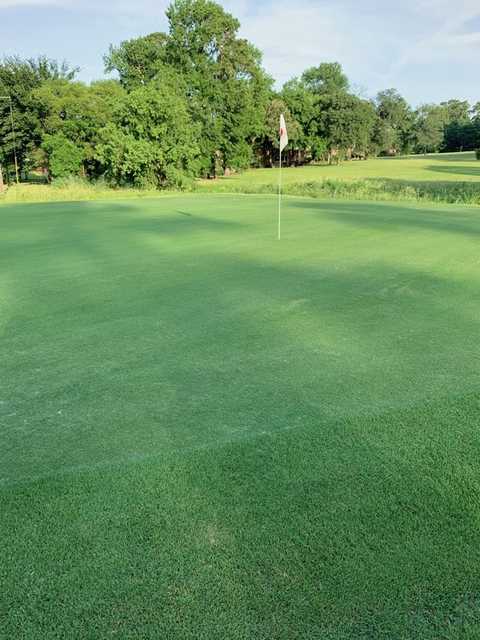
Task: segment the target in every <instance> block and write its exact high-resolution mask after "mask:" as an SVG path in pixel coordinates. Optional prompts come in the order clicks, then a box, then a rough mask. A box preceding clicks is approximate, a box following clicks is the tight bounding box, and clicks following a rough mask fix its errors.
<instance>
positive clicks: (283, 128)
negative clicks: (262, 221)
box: [278, 113, 288, 240]
mask: <svg viewBox="0 0 480 640" xmlns="http://www.w3.org/2000/svg"><path fill="white" fill-rule="evenodd" d="M287 144H288V133H287V125H286V124H285V118H284V117H283V113H281V114H280V159H279V162H278V239H279V240H280V238H281V237H282V151H283V150H284V149H285V147H286V146H287Z"/></svg>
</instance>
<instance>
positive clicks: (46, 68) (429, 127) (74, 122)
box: [0, 0, 480, 187]
mask: <svg viewBox="0 0 480 640" xmlns="http://www.w3.org/2000/svg"><path fill="white" fill-rule="evenodd" d="M166 15H167V19H168V28H167V30H166V32H165V33H162V32H158V31H155V32H153V33H150V34H147V35H144V36H141V37H139V38H134V39H131V40H126V41H124V42H121V43H120V44H118V45H111V46H110V48H109V51H108V52H107V54H106V55H105V57H104V62H105V71H106V72H107V73H110V74H113V75H114V76H115V77H114V78H113V79H109V80H99V81H96V82H92V83H91V84H89V85H87V84H85V83H82V82H79V81H77V80H76V76H77V71H78V69H77V68H75V67H71V66H70V65H68V64H67V63H65V62H62V63H58V62H57V61H55V60H50V59H48V58H45V57H39V58H36V59H27V60H24V59H21V58H19V57H7V58H4V59H3V60H2V61H0V96H7V97H8V99H6V100H5V99H4V100H0V164H1V165H3V168H4V173H5V176H6V179H7V180H11V179H12V177H13V175H14V170H13V167H14V147H16V150H17V156H18V160H19V165H20V169H21V171H22V173H23V174H24V175H25V174H26V173H28V172H29V171H31V170H34V169H40V170H42V171H43V172H44V173H45V174H47V175H48V176H49V179H56V178H59V177H65V176H68V175H81V176H84V177H86V178H87V179H91V180H95V179H98V178H104V179H106V180H108V181H109V182H111V183H112V184H133V185H137V186H138V185H140V186H142V185H145V186H146V185H148V186H155V187H164V186H173V185H174V186H180V187H181V186H182V185H185V184H187V183H188V181H189V180H191V179H192V178H195V177H215V176H217V175H219V174H221V173H223V172H226V171H231V170H240V169H243V168H245V167H247V166H250V165H252V164H255V165H259V164H260V165H266V166H272V165H273V164H274V163H276V162H277V160H278V120H279V115H280V113H283V114H284V115H285V119H286V122H287V128H288V131H289V145H288V147H287V149H286V150H285V152H284V160H285V163H286V164H301V163H305V162H311V161H321V160H326V161H329V162H338V161H340V160H342V159H346V160H348V159H350V158H366V157H367V156H368V155H372V154H381V155H395V154H399V153H407V152H408V153H410V152H414V153H426V152H430V151H460V150H468V149H475V148H479V147H480V101H479V102H477V103H476V104H474V105H470V104H469V103H468V102H466V101H464V100H459V99H451V100H446V101H443V102H441V103H440V104H437V105H432V104H421V105H420V106H419V107H418V108H417V109H413V108H412V107H411V106H410V105H409V104H408V103H407V101H406V100H405V99H404V98H403V96H401V95H400V93H399V92H398V91H397V90H396V89H394V88H389V89H385V90H384V91H381V92H379V93H378V94H377V96H376V97H375V98H374V99H370V100H368V99H363V98H361V97H359V96H357V95H355V94H354V92H353V91H352V90H351V83H350V81H349V79H348V77H347V75H346V74H345V72H344V70H343V69H342V67H341V65H340V64H339V63H338V62H331V61H330V62H328V61H320V62H319V64H318V65H316V66H313V67H310V68H308V69H306V70H305V71H304V72H303V73H302V74H301V75H300V76H299V77H297V78H292V79H291V80H289V81H288V82H286V83H285V85H284V86H283V87H282V88H277V89H276V88H275V87H274V82H273V79H272V78H270V77H269V76H268V74H267V73H266V72H265V70H264V69H263V67H262V56H261V53H260V51H259V50H258V49H257V48H256V47H255V46H254V45H253V44H252V43H250V42H249V41H248V40H246V39H244V38H242V37H241V36H240V35H239V29H240V23H239V21H238V20H237V18H235V17H234V16H232V15H231V14H230V13H228V12H227V11H226V10H225V9H224V8H223V7H222V6H220V5H219V4H217V3H216V2H214V1H213V0H174V1H173V2H172V4H171V5H170V6H169V7H168V9H167V12H166ZM10 104H11V107H12V111H13V116H14V125H13V127H12V120H11V114H10Z"/></svg>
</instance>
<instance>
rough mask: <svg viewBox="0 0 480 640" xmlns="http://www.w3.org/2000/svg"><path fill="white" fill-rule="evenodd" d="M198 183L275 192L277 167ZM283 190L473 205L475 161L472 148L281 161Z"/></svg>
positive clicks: (477, 178) (479, 173)
mask: <svg viewBox="0 0 480 640" xmlns="http://www.w3.org/2000/svg"><path fill="white" fill-rule="evenodd" d="M198 188H199V189H203V190H204V191H208V192H215V193H218V192H223V193H275V192H276V190H277V189H278V170H277V169H252V170H249V171H245V172H244V173H241V174H237V175H233V176H231V177H229V178H221V179H219V180H216V181H208V180H204V181H201V182H199V183H198ZM283 191H284V193H287V194H290V195H297V196H309V197H313V198H331V199H337V198H339V199H343V200H345V199H349V200H370V201H371V200H379V201H388V200H390V201H405V202H406V201H410V202H433V203H435V202H439V203H451V204H453V203H455V204H475V205H478V204H480V163H479V162H478V160H476V159H475V155H474V153H473V152H467V153H450V154H431V155H425V156H405V157H399V158H372V159H370V160H367V161H353V162H343V163H342V164H340V165H334V166H328V165H309V166H305V167H287V168H285V169H283Z"/></svg>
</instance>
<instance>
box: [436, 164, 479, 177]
mask: <svg viewBox="0 0 480 640" xmlns="http://www.w3.org/2000/svg"><path fill="white" fill-rule="evenodd" d="M426 168H427V169H428V170H429V171H435V172H437V173H448V174H453V175H462V176H478V177H479V178H480V162H479V163H478V167H469V166H468V165H464V166H461V167H457V166H455V167H442V166H439V165H435V164H433V165H429V166H428V167H426Z"/></svg>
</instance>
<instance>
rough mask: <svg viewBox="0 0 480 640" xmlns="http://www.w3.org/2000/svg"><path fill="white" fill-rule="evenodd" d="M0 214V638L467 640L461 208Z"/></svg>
mask: <svg viewBox="0 0 480 640" xmlns="http://www.w3.org/2000/svg"><path fill="white" fill-rule="evenodd" d="M275 231H276V228H275V200H274V198H270V197H258V196H257V197H255V196H237V197H229V196H221V195H219V196H207V195H205V196H201V195H200V196H199V195H196V196H183V197H166V198H163V199H157V200H142V201H138V202H135V201H130V202H115V203H109V202H102V203H100V202H96V203H93V202H91V203H77V204H60V203H59V204H50V205H23V206H21V205H17V206H7V205H5V206H4V207H2V209H0V336H1V340H0V363H1V377H0V425H1V426H0V513H1V518H0V540H1V552H0V584H1V585H2V588H1V591H0V637H2V638H3V637H5V638H8V639H10V638H15V639H23V638H25V639H27V638H28V640H31V639H37V638H38V639H40V638H41V639H53V638H91V639H96V638H116V637H117V638H122V639H123V638H127V639H128V638H162V639H163V638H174V639H177V638H178V639H184V638H192V639H193V638H205V639H207V638H208V639H209V640H211V639H217V638H218V639H219V640H220V639H222V640H225V639H232V640H233V639H235V640H236V639H249V640H250V639H251V640H257V639H263V638H264V639H273V638H275V639H279V640H280V639H281V640H284V639H285V640H287V639H288V640H290V639H292V638H295V639H296V638H302V639H312V638H313V639H321V640H323V639H331V640H347V639H349V640H354V639H355V640H358V639H360V640H366V639H367V638H368V639H371V638H375V639H377V638H382V639H389V640H390V639H410V638H411V639H414V638H415V639H418V638H422V639H423V638H425V639H427V640H428V639H431V640H437V639H439V638H445V639H453V638H471V639H473V638H478V637H480V526H479V525H480V463H479V455H480V435H479V432H478V424H479V393H478V391H479V385H480V344H479V341H478V330H479V324H480V321H479V318H480V315H479V314H480V295H479V293H478V292H479V285H480V260H479V251H478V246H479V238H480V217H479V210H478V208H461V207H450V208H445V207H443V208H440V207H437V208H433V207H427V206H424V207H414V206H399V205H398V204H397V205H392V204H378V203H375V204H371V203H365V202H363V203H354V202H348V203H342V202H320V201H316V200H308V199H295V198H291V199H288V200H286V201H285V207H284V238H283V240H282V241H281V242H278V241H277V240H276V239H275Z"/></svg>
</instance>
